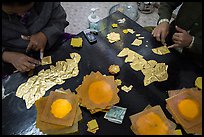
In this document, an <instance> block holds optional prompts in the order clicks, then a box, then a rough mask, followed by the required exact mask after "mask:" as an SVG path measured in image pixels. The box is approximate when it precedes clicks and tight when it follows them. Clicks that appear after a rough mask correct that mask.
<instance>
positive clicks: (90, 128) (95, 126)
mask: <svg viewBox="0 0 204 137" xmlns="http://www.w3.org/2000/svg"><path fill="white" fill-rule="evenodd" d="M87 126H88V129H87V131H89V132H91V133H94V134H95V133H96V131H97V130H99V126H98V123H97V121H96V120H95V119H93V120H91V121H89V122H88V123H87Z"/></svg>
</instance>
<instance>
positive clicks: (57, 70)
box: [16, 53, 81, 109]
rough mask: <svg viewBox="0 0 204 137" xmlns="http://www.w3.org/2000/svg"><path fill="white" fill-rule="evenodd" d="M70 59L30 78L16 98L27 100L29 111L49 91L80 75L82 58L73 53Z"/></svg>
mask: <svg viewBox="0 0 204 137" xmlns="http://www.w3.org/2000/svg"><path fill="white" fill-rule="evenodd" d="M70 57H71V59H66V61H57V62H56V66H53V65H51V66H50V69H47V70H44V69H43V70H41V71H40V72H39V73H38V75H35V76H32V77H30V78H29V79H28V81H27V82H25V83H23V84H21V85H20V86H19V87H18V89H17V91H16V96H17V97H19V98H23V100H25V103H26V107H27V109H29V108H30V107H31V106H32V105H33V104H34V103H35V101H36V100H38V99H39V98H41V97H42V96H44V95H45V93H46V91H47V90H49V89H50V88H52V87H53V86H55V85H57V84H59V85H60V84H63V83H64V82H65V81H64V80H65V79H68V78H71V77H75V76H77V75H78V74H79V69H78V63H79V61H80V59H81V56H80V55H79V54H78V53H71V54H70Z"/></svg>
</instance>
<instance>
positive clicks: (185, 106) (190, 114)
mask: <svg viewBox="0 0 204 137" xmlns="http://www.w3.org/2000/svg"><path fill="white" fill-rule="evenodd" d="M168 94H169V98H168V99H166V103H167V104H166V108H167V110H168V111H169V112H170V113H171V114H172V117H173V118H174V120H175V121H176V122H177V123H178V124H181V126H182V127H183V128H184V130H185V131H186V132H187V133H189V134H202V91H200V90H198V89H197V88H189V89H181V90H170V91H168Z"/></svg>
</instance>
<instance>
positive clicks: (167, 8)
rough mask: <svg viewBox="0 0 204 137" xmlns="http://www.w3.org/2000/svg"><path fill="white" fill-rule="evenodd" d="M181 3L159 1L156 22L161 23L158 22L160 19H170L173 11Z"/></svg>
mask: <svg viewBox="0 0 204 137" xmlns="http://www.w3.org/2000/svg"><path fill="white" fill-rule="evenodd" d="M181 4H182V2H161V3H160V6H159V9H158V14H159V20H158V24H159V23H161V22H160V21H161V20H163V21H165V20H168V21H170V20H171V16H172V13H173V11H174V10H175V9H176V8H177V7H178V6H179V5H181ZM168 21H167V22H168Z"/></svg>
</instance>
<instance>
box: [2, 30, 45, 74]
mask: <svg viewBox="0 0 204 137" xmlns="http://www.w3.org/2000/svg"><path fill="white" fill-rule="evenodd" d="M21 38H22V39H23V40H26V41H29V44H28V47H27V49H26V52H28V51H30V50H35V51H41V52H43V51H44V49H45V46H46V44H47V37H46V36H45V34H43V33H42V32H39V33H36V34H34V35H31V36H24V35H21ZM2 57H3V60H4V61H6V62H9V63H11V64H12V65H13V66H14V67H15V68H16V69H17V70H18V71H20V72H26V71H30V70H31V69H34V68H35V66H36V65H39V64H40V61H39V60H36V59H34V58H32V57H29V56H27V55H25V54H23V53H18V52H7V51H5V52H4V53H3V56H2Z"/></svg>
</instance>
